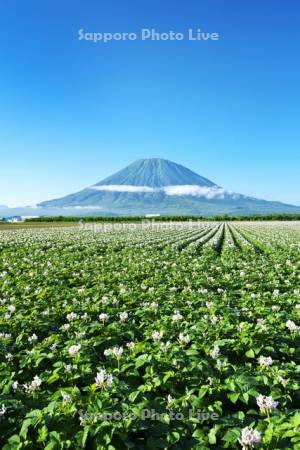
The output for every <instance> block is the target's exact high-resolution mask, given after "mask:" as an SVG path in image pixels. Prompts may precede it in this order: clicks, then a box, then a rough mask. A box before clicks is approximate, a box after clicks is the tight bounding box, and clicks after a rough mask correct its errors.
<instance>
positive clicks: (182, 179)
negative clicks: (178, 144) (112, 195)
mask: <svg viewBox="0 0 300 450" xmlns="http://www.w3.org/2000/svg"><path fill="white" fill-rule="evenodd" d="M122 184H123V185H129V186H149V187H152V188H159V187H162V186H174V185H199V186H215V184H214V183H213V182H212V181H210V180H207V179H206V178H203V177H201V176H200V175H198V174H196V173H195V172H192V171H191V170H190V169H187V168H186V167H184V166H181V165H180V164H176V163H173V162H171V161H168V160H166V159H160V158H152V159H139V160H138V161H135V162H134V163H132V164H130V165H129V166H127V167H125V169H122V170H120V171H119V172H117V173H115V174H114V175H111V176H110V177H107V178H105V179H104V180H102V181H100V182H99V183H96V186H101V185H122Z"/></svg>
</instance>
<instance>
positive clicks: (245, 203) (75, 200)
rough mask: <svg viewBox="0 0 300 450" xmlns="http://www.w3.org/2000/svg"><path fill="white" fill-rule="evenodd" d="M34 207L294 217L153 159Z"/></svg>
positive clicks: (293, 209)
mask: <svg viewBox="0 0 300 450" xmlns="http://www.w3.org/2000/svg"><path fill="white" fill-rule="evenodd" d="M38 206H39V207H41V208H43V209H44V208H46V209H48V210H49V208H64V209H70V208H71V209H76V210H77V211H80V210H85V209H86V210H88V209H92V210H93V209H95V210H96V209H98V213H100V214H105V215H110V214H111V215H143V214H146V213H148V214H149V213H159V214H162V215H163V214H174V215H181V214H186V215H194V214H195V215H206V216H208V215H217V214H229V215H242V214H245V215H247V214H271V213H300V207H297V206H293V205H287V204H283V203H280V202H270V201H266V200H259V199H256V198H253V197H247V196H245V195H242V194H237V193H232V192H230V191H227V190H226V189H223V188H222V187H221V186H219V185H217V184H215V183H214V182H212V181H210V180H208V179H207V178H204V177H202V176H200V175H198V174H197V173H195V172H193V171H191V170H189V169H187V168H186V167H184V166H181V165H180V164H176V163H174V162H171V161H168V160H165V159H159V158H152V159H141V160H138V161H136V162H134V163H132V164H130V165H129V166H127V167H125V168H124V169H122V170H120V171H119V172H117V173H116V174H114V175H111V176H109V177H107V178H105V179H104V180H102V181H100V182H98V183H96V184H94V185H91V186H89V187H87V188H85V189H83V190H81V191H79V192H76V193H74V194H70V195H67V196H66V197H62V198H58V199H54V200H49V201H45V202H42V203H40V204H39V205H38ZM49 213H50V211H49Z"/></svg>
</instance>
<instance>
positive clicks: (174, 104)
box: [0, 0, 300, 205]
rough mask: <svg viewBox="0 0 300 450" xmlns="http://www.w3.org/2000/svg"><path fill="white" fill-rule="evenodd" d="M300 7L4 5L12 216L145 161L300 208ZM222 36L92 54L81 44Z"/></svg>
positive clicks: (0, 49) (276, 3)
mask: <svg viewBox="0 0 300 450" xmlns="http://www.w3.org/2000/svg"><path fill="white" fill-rule="evenodd" d="M299 25H300V4H299V2H298V1H297V0H287V1H285V2H283V1H281V0H265V1H263V2H261V1H257V0H253V1H243V2H241V1H240V0H239V1H238V0H215V1H213V2H212V1H211V0H185V1H183V0H182V1H176V2H175V1H174V0H165V1H161V0H151V1H141V0H128V1H124V0H110V1H106V2H104V1H101V0H85V1H84V2H83V1H82V0H43V1H40V0H26V1H24V0H11V1H5V2H4V1H2V2H1V5H0V30H1V34H2V36H1V41H0V57H1V71H0V105H1V108H0V151H1V158H0V204H8V205H25V204H35V203H37V202H39V201H42V200H46V199H50V198H54V197H59V196H62V195H65V194H68V193H71V192H74V191H76V190H79V189H80V188H82V187H85V186H87V185H90V184H93V183H95V182H97V181H99V180H100V179H101V178H103V177H105V176H107V175H110V174H111V173H113V172H115V171H117V170H119V169H121V168H123V167H124V166H125V165H127V164H129V163H131V162H132V161H134V160H135V159H139V158H148V157H162V158H166V159H171V160H173V161H175V162H178V163H181V164H183V165H185V166H187V167H189V168H191V169H192V170H194V171H196V172H198V173H200V174H201V175H203V176H205V177H207V178H210V179H211V180H212V181H214V182H216V183H218V184H219V185H222V186H224V187H226V188H228V189H231V190H233V191H236V192H240V193H243V194H248V195H253V196H256V197H260V198H266V199H275V200H281V201H286V202H291V203H294V204H300V181H299V179H300V177H299V173H300V151H299V148H300V137H299V131H300V130H299V117H300V114H299V113H300V83H299V79H300V62H299V50H300V49H299V47H300V36H299V34H300V32H299V29H300V26H299ZM81 28H83V29H84V30H85V31H92V32H136V33H139V30H140V29H141V28H155V29H156V30H157V31H161V32H166V31H169V30H174V31H177V32H183V33H186V32H187V29H188V28H193V29H196V28H200V29H201V30H203V31H206V32H217V33H219V34H220V40H219V41H215V42H191V41H188V40H184V41H172V42H171V41H166V42H162V41H159V42H157V41H140V40H136V41H132V42H128V41H127V42H110V43H107V44H103V43H100V42H99V43H97V44H94V43H91V42H87V41H79V40H78V30H79V29H81Z"/></svg>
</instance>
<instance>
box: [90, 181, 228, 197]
mask: <svg viewBox="0 0 300 450" xmlns="http://www.w3.org/2000/svg"><path fill="white" fill-rule="evenodd" d="M90 189H94V190H97V191H109V192H134V193H136V192H164V193H165V194H166V195H168V196H174V195H178V196H184V195H192V196H193V197H205V198H207V199H212V198H224V197H225V195H226V194H229V191H226V189H223V188H221V187H219V186H212V187H206V186H198V185H192V184H191V185H190V184H186V185H177V186H165V187H161V188H152V187H150V186H132V185H126V184H111V185H102V186H90Z"/></svg>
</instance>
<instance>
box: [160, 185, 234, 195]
mask: <svg viewBox="0 0 300 450" xmlns="http://www.w3.org/2000/svg"><path fill="white" fill-rule="evenodd" d="M164 191H165V193H166V194H167V195H192V196H193V197H206V198H216V197H217V198H224V195H225V194H226V191H225V189H223V188H221V187H218V186H212V187H206V186H194V185H189V184H187V185H182V186H166V187H165V188H164Z"/></svg>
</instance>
